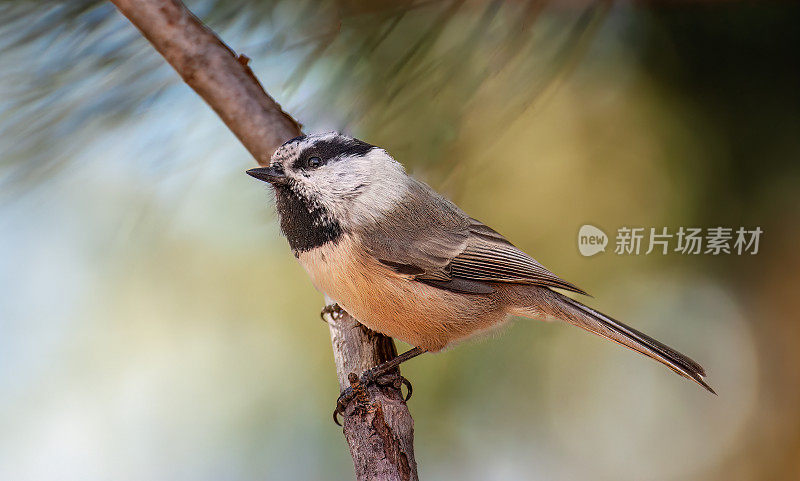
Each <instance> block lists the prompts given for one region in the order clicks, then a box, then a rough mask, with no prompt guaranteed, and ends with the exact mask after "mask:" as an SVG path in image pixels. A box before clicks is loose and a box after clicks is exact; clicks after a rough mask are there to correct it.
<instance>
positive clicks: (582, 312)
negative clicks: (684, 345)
mask: <svg viewBox="0 0 800 481" xmlns="http://www.w3.org/2000/svg"><path fill="white" fill-rule="evenodd" d="M550 292H551V293H552V294H553V298H552V299H553V300H554V301H555V302H551V303H549V307H550V308H551V310H552V311H553V312H550V313H549V314H550V315H553V316H555V317H558V318H560V319H563V320H565V321H567V322H569V323H570V324H573V325H575V326H578V327H580V328H582V329H586V330H587V331H589V332H591V333H594V334H597V335H598V336H601V337H604V338H606V339H609V340H611V341H614V342H616V343H619V344H622V345H623V346H626V347H628V348H630V349H633V350H634V351H637V352H640V353H642V354H644V355H645V356H647V357H650V358H652V359H655V360H656V361H658V362H660V363H662V364H664V365H665V366H667V367H668V368H670V369H672V370H673V371H675V372H676V373H678V374H680V375H681V376H683V377H686V378H688V379H691V380H692V381H694V382H696V383H697V384H699V385H701V386H703V387H704V388H706V389H707V390H708V391H710V392H711V393H712V394H716V392H714V390H713V389H712V388H711V386H709V385H708V384H707V383H706V382H705V381H704V380H703V378H704V377H705V375H706V372H705V370H704V369H703V367H702V366H701V365H700V364H698V363H697V362H695V361H694V360H692V359H690V358H689V357H688V356H686V355H684V354H681V353H680V352H678V351H676V350H675V349H672V348H671V347H669V346H667V345H665V344H663V343H661V342H659V341H657V340H655V339H653V338H652V337H650V336H648V335H647V334H644V333H643V332H640V331H637V330H636V329H634V328H632V327H630V326H627V325H625V324H623V323H621V322H619V321H617V320H616V319H613V318H611V317H609V316H606V315H605V314H603V313H601V312H598V311H595V310H594V309H592V308H591V307H589V306H586V305H584V304H581V303H580V302H578V301H576V300H574V299H571V298H569V297H567V296H565V295H563V294H560V293H558V292H554V291H550Z"/></svg>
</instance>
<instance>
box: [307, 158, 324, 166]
mask: <svg viewBox="0 0 800 481" xmlns="http://www.w3.org/2000/svg"><path fill="white" fill-rule="evenodd" d="M306 164H307V165H308V166H309V168H312V169H316V168H317V167H319V166H320V165H322V159H320V158H319V157H310V158H309V159H308V161H307V162H306Z"/></svg>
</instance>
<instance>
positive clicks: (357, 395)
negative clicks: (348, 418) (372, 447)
mask: <svg viewBox="0 0 800 481" xmlns="http://www.w3.org/2000/svg"><path fill="white" fill-rule="evenodd" d="M347 380H348V381H349V382H350V387H348V388H346V389H345V390H344V391H342V393H341V394H339V397H338V398H337V399H336V409H334V410H333V422H335V423H336V424H337V425H339V426H341V425H342V424H341V423H340V422H339V414H341V415H342V416H344V414H345V410H346V409H347V406H348V405H349V404H350V402H352V401H353V400H355V401H356V403H357V404H356V410H355V411H354V412H359V411H360V412H362V413H366V412H369V409H370V406H369V396H368V395H367V386H368V385H369V384H372V383H375V384H377V385H378V386H392V387H394V388H395V389H397V390H398V391H400V396H401V397H402V398H403V402H406V401H408V400H409V399H411V393H412V392H413V388H412V387H411V382H410V381H409V380H408V379H406V378H404V377H403V376H400V375H399V374H394V373H389V374H384V375H383V376H378V377H376V376H375V373H374V371H373V370H372V369H367V370H366V371H364V373H363V374H362V375H361V377H358V376H356V375H355V373H352V372H351V373H350V374H349V375H348V376H347ZM402 386H405V387H406V389H407V390H408V392H407V393H406V395H405V396H403V391H402Z"/></svg>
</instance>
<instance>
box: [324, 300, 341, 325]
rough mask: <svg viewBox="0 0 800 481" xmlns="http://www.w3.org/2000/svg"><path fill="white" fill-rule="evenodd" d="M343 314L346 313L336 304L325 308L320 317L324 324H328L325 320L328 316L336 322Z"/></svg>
mask: <svg viewBox="0 0 800 481" xmlns="http://www.w3.org/2000/svg"><path fill="white" fill-rule="evenodd" d="M342 312H344V310H343V309H342V308H341V307H340V306H339V304H337V303H335V302H334V303H333V304H328V305H327V306H325V307H323V308H322V311H320V313H319V317H320V319H322V322H326V323H327V322H328V321H327V320H325V315H326V314H327V315H330V316H331V319H333V320H334V321H335V320H336V319H339V318H340V317H341V316H342Z"/></svg>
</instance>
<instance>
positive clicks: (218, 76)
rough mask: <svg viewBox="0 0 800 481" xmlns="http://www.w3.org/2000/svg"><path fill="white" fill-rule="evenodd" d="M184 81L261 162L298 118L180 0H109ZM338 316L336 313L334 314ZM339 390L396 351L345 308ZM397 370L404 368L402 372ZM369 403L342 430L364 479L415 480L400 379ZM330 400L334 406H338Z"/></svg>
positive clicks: (374, 390) (335, 341) (336, 352)
mask: <svg viewBox="0 0 800 481" xmlns="http://www.w3.org/2000/svg"><path fill="white" fill-rule="evenodd" d="M111 2H112V3H113V4H114V5H116V7H117V8H118V9H119V11H120V12H122V14H123V15H125V16H126V17H128V19H129V20H130V21H131V23H132V24H133V25H135V26H136V28H138V29H139V30H140V31H141V32H142V35H144V37H145V38H147V40H148V41H149V42H150V43H151V44H152V45H153V47H154V48H155V49H156V50H157V51H158V52H159V53H160V54H161V55H162V56H163V57H164V58H165V59H166V60H167V62H169V64H170V65H172V67H173V68H174V69H175V70H176V71H177V72H178V74H179V75H180V76H181V77H182V78H183V80H184V81H185V82H186V83H187V84H188V85H189V86H190V87H191V88H192V89H194V91H195V92H197V94H198V95H200V97H201V98H202V99H203V100H205V101H206V103H207V104H208V105H209V106H211V108H212V109H214V111H215V112H216V113H217V115H219V117H220V118H221V119H222V121H223V122H224V123H225V125H227V126H228V128H229V129H230V130H231V131H232V132H233V133H234V134H235V135H236V137H238V139H239V140H240V141H241V142H242V144H243V145H244V146H245V147H246V148H247V150H248V151H250V153H251V154H252V155H253V157H254V158H255V159H256V161H257V162H258V163H259V164H261V165H266V164H268V163H269V159H270V156H271V155H272V152H273V151H274V150H275V149H276V148H278V147H279V146H280V145H281V144H282V143H283V142H285V141H286V140H289V139H291V138H292V137H296V136H298V135H300V133H301V130H300V124H299V123H298V122H297V121H295V120H294V119H293V118H292V117H291V116H289V115H288V114H287V113H285V112H284V111H283V110H282V109H281V107H280V106H279V105H278V104H277V103H276V102H275V101H274V100H273V99H272V98H271V97H270V96H269V95H267V93H266V92H265V91H264V88H263V87H262V86H261V84H260V83H259V81H258V79H256V77H255V75H253V72H252V71H251V70H250V68H249V67H248V66H247V63H248V60H249V59H248V58H247V57H245V56H243V55H239V56H237V55H236V53H235V52H234V51H233V50H231V49H230V48H229V47H228V46H227V45H225V43H223V42H222V40H220V39H219V37H217V36H216V34H214V32H212V31H211V30H210V29H209V28H207V27H206V26H205V25H203V23H202V22H200V20H198V19H197V17H195V16H194V15H192V13H191V12H190V11H189V10H187V9H186V7H185V6H184V5H183V4H182V3H181V2H179V1H177V0H111ZM334 317H335V318H334ZM328 321H329V323H328V325H329V327H330V333H331V344H332V346H333V357H334V360H335V362H336V371H337V374H338V378H339V386H340V389H344V388H345V387H346V386H347V385H348V380H347V376H348V374H349V373H351V372H354V373H361V372H362V371H364V370H366V369H368V368H370V367H372V366H375V365H377V364H380V363H382V362H384V361H387V360H389V359H391V358H392V357H394V356H395V354H396V350H395V347H394V342H393V341H392V339H391V338H388V337H386V336H383V335H382V334H378V333H375V332H372V331H370V330H368V329H366V328H365V327H364V326H362V325H361V324H359V323H358V322H357V321H356V320H355V319H353V318H352V317H351V316H349V315H348V314H346V313H342V315H340V316H331V315H328ZM396 374H397V376H398V377H399V371H397V373H396ZM365 395H366V396H367V398H368V400H367V401H368V402H367V408H366V409H363V406H360V407H361V408H362V409H359V406H358V405H357V403H355V402H351V403H350V405H349V406H348V407H347V409H346V412H345V422H344V435H345V438H346V439H347V442H348V444H349V446H350V453H351V455H352V457H353V464H354V465H355V470H356V476H357V479H359V480H366V479H378V480H398V481H401V480H402V481H405V480H415V479H417V466H416V461H415V460H414V449H413V439H414V428H413V425H414V423H413V420H412V418H411V414H410V413H409V411H408V407H407V406H406V404H405V402H403V400H402V396H401V393H400V388H399V385H398V386H383V387H378V386H369V387H368V388H367V389H366V393H365ZM333 405H334V403H333V399H331V407H333Z"/></svg>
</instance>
